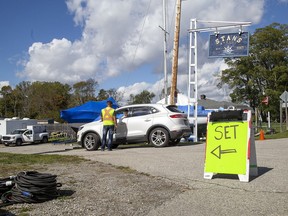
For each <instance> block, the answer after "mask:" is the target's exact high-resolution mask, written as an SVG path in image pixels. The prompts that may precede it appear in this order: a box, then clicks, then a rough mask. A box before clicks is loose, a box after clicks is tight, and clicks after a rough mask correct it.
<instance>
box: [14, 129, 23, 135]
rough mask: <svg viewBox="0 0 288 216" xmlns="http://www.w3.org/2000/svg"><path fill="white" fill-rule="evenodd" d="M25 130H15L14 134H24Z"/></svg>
mask: <svg viewBox="0 0 288 216" xmlns="http://www.w3.org/2000/svg"><path fill="white" fill-rule="evenodd" d="M24 132H25V130H14V131H13V132H12V134H23V133H24Z"/></svg>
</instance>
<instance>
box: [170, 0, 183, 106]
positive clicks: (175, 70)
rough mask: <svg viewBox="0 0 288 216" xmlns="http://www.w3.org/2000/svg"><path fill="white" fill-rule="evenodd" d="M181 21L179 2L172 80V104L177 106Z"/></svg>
mask: <svg viewBox="0 0 288 216" xmlns="http://www.w3.org/2000/svg"><path fill="white" fill-rule="evenodd" d="M180 19H181V0H177V3H176V18H175V32H174V44H173V62H172V80H171V92H170V104H171V105H175V102H176V101H175V96H176V97H177V73H178V53H179V33H180Z"/></svg>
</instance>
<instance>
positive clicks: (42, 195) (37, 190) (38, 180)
mask: <svg viewBox="0 0 288 216" xmlns="http://www.w3.org/2000/svg"><path fill="white" fill-rule="evenodd" d="M56 177H57V176H56V175H51V174H48V173H39V172H37V171H27V172H20V173H18V174H17V176H15V177H14V179H13V180H12V181H13V185H14V186H13V187H12V188H10V189H9V190H8V191H6V192H4V193H3V194H2V196H1V200H2V202H3V203H6V204H7V203H11V204H14V203H40V202H45V201H48V200H52V199H55V198H57V197H58V196H59V193H58V190H57V187H61V186H62V185H61V183H57V180H56Z"/></svg>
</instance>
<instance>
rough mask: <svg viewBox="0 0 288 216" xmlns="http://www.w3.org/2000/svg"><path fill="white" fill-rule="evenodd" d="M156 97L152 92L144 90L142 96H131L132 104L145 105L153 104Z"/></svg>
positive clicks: (130, 101)
mask: <svg viewBox="0 0 288 216" xmlns="http://www.w3.org/2000/svg"><path fill="white" fill-rule="evenodd" d="M154 97H155V94H154V93H153V92H152V93H151V92H149V91H147V90H143V91H142V92H141V93H140V94H137V95H135V96H134V95H133V94H130V100H129V103H130V104H145V103H151V101H152V99H153V98H154Z"/></svg>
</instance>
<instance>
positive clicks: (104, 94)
mask: <svg viewBox="0 0 288 216" xmlns="http://www.w3.org/2000/svg"><path fill="white" fill-rule="evenodd" d="M108 97H109V93H108V92H107V91H106V90H105V89H100V91H99V93H98V95H97V100H98V101H101V100H106V99H107V98H108Z"/></svg>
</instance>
